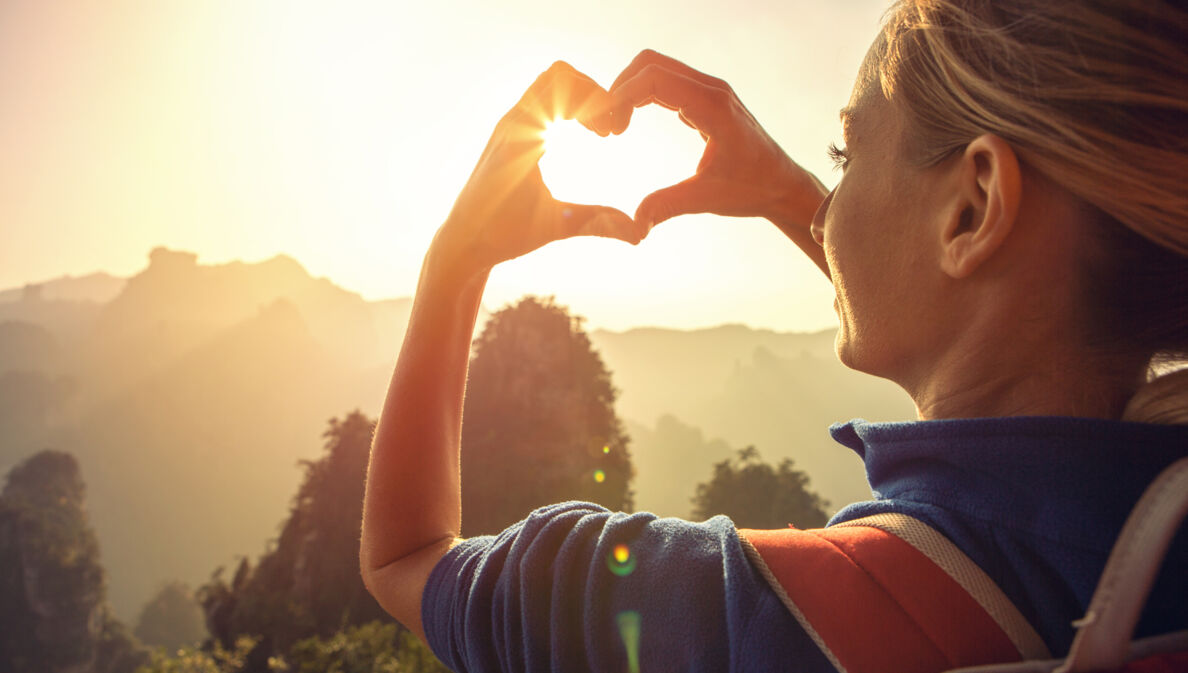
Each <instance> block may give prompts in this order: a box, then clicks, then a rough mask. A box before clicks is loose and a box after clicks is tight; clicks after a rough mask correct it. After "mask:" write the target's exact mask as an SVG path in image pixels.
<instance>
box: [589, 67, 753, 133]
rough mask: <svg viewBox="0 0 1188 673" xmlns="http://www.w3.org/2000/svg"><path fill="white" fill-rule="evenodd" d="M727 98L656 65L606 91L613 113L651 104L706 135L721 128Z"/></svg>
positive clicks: (729, 94) (727, 95)
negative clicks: (608, 94) (675, 111)
mask: <svg viewBox="0 0 1188 673" xmlns="http://www.w3.org/2000/svg"><path fill="white" fill-rule="evenodd" d="M731 95H732V94H731V93H730V92H728V91H723V90H722V89H718V88H716V87H712V86H707V85H705V84H702V83H700V82H697V81H695V80H692V79H689V78H688V77H685V76H684V75H681V74H679V73H676V72H673V71H671V70H666V69H664V68H662V67H659V66H648V67H646V68H644V69H643V70H641V71H639V73H638V74H636V75H635V76H634V77H632V78H631V79H629V80H627V81H625V82H623V83H621V84H620V85H619V86H617V87H615V88H614V89H612V90H611V92H610V96H611V99H612V100H613V106H614V107H613V109H614V111H615V113H619V111H620V110H625V109H630V108H633V107H638V106H641V105H647V104H648V103H652V102H655V103H659V104H661V105H663V106H664V107H667V108H669V109H674V110H677V111H678V112H679V113H680V115H681V116H682V117H683V118H684V120H685V121H686V122H689V123H691V124H692V125H693V127H694V128H696V129H697V130H698V131H703V132H705V133H706V134H708V135H710V136H713V135H715V133H716V132H717V131H718V130H719V128H720V127H721V121H722V119H723V116H724V115H725V114H726V113H727V110H728V106H729V97H730V96H731ZM613 130H614V129H612V131H613Z"/></svg>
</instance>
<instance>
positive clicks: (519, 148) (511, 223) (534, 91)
mask: <svg viewBox="0 0 1188 673" xmlns="http://www.w3.org/2000/svg"><path fill="white" fill-rule="evenodd" d="M609 104H610V95H609V94H608V93H607V91H606V90H604V89H603V88H602V87H600V86H598V84H597V83H596V82H595V81H594V80H592V79H590V78H589V77H587V76H585V75H583V74H581V73H579V72H578V71H577V70H575V69H574V68H573V67H572V66H570V65H569V64H567V63H564V62H561V61H558V62H557V63H554V64H553V66H552V67H550V68H549V69H548V70H547V71H545V72H544V73H543V74H541V75H540V76H539V77H538V78H537V79H536V81H535V82H533V84H532V86H531V87H529V88H528V90H527V91H526V92H525V93H524V96H523V97H522V98H521V99H520V102H519V103H517V104H516V106H515V107H514V108H512V110H511V111H510V112H508V113H507V114H506V115H505V116H504V117H503V119H501V120H500V121H499V123H498V124H497V125H496V126H495V131H494V133H492V135H491V139H490V141H489V142H488V143H487V147H486V149H485V150H483V154H482V156H481V157H480V158H479V161H478V165H477V166H476V167H475V169H474V172H473V173H472V174H471V176H470V179H469V180H468V181H467V183H466V186H465V187H464V188H463V189H462V192H461V194H459V195H458V198H457V200H456V201H455V202H454V207H453V210H452V211H451V212H450V215H449V217H448V218H447V220H446V222H445V224H443V225H442V227H441V229H440V230H439V232H438V236H437V239H435V242H434V245H435V247H436V246H442V245H444V246H447V247H448V248H449V249H450V251H451V252H452V254H453V256H454V257H455V258H461V259H464V260H465V263H466V265H467V267H468V269H469V270H472V271H475V272H481V271H486V270H489V269H490V268H491V267H492V266H494V265H495V264H498V263H499V262H502V261H505V260H508V259H512V258H514V257H519V256H520V255H523V254H525V253H528V252H531V251H532V250H535V249H537V248H539V247H541V246H543V245H545V244H546V243H549V242H551V241H556V240H559V239H563V238H569V237H571V236H582V235H593V236H607V237H611V238H617V239H620V240H623V241H627V242H629V243H632V244H635V243H638V242H639V241H640V240H642V239H643V237H644V235H645V234H646V233H647V229H646V228H645V227H643V226H641V225H639V224H637V223H636V222H634V221H632V219H631V218H630V217H629V216H628V215H627V214H626V213H624V212H622V211H620V210H617V209H615V208H610V207H607V206H592V205H581V204H574V203H565V202H561V201H557V200H555V199H554V198H553V196H552V194H550V193H549V190H548V188H547V187H545V184H544V180H543V179H542V178H541V174H540V168H539V167H538V165H537V162H538V160H539V159H540V157H541V155H542V154H543V153H544V139H543V137H542V136H541V132H542V131H543V130H544V128H545V123H546V122H548V121H550V120H552V119H558V118H561V119H577V120H578V121H579V122H581V123H582V124H583V125H585V126H586V127H587V128H590V129H591V130H592V131H594V132H596V133H599V134H600V135H603V136H605V135H607V132H606V131H605V130H602V131H598V130H595V129H594V127H593V126H592V123H591V120H592V118H593V117H594V116H595V115H597V114H600V113H602V112H603V111H604V110H605V109H606V108H607V106H608V105H609Z"/></svg>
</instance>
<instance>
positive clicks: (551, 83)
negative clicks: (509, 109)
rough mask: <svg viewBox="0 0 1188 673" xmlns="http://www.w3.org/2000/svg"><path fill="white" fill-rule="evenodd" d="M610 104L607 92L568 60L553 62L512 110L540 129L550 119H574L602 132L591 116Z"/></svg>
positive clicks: (604, 133) (603, 132)
mask: <svg viewBox="0 0 1188 673" xmlns="http://www.w3.org/2000/svg"><path fill="white" fill-rule="evenodd" d="M610 104H611V99H610V94H609V93H608V92H607V91H606V90H605V89H603V88H602V87H600V86H598V83H597V82H595V81H594V80H593V79H591V78H590V77H589V76H587V75H584V74H582V73H580V72H578V71H577V70H576V69H574V67H573V66H571V65H569V64H568V63H565V62H564V61H557V62H556V63H554V64H553V65H552V66H551V67H550V68H549V69H548V70H546V71H545V72H543V73H541V75H540V76H539V77H537V78H536V81H535V82H533V83H532V86H530V87H528V90H527V91H525V92H524V95H523V96H522V97H521V98H520V102H519V103H517V104H516V109H518V110H519V111H521V112H522V113H523V114H524V115H525V116H527V117H528V118H531V119H533V120H535V121H536V123H537V124H538V125H539V126H540V127H541V128H543V127H544V124H545V123H547V122H549V121H552V120H554V119H577V120H578V121H579V122H580V123H582V124H583V125H584V126H586V128H589V129H590V130H592V131H595V132H598V133H600V134H601V135H606V131H605V130H602V131H600V129H599V128H597V127H596V126H595V125H594V123H593V119H594V117H595V116H597V115H599V114H601V113H602V112H603V111H604V110H606V109H607V108H609V106H610Z"/></svg>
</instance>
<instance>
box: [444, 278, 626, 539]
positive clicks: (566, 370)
mask: <svg viewBox="0 0 1188 673" xmlns="http://www.w3.org/2000/svg"><path fill="white" fill-rule="evenodd" d="M615 396H616V391H615V389H614V387H613V386H612V385H611V376H610V372H608V371H607V369H606V366H605V365H604V364H603V362H602V358H601V357H600V356H599V355H598V353H597V352H596V351H595V350H594V349H593V347H592V346H591V345H590V340H589V338H587V336H586V334H585V332H583V331H582V328H581V319H580V318H576V317H572V316H570V315H569V313H568V312H567V311H566V309H565V308H563V307H561V306H558V305H556V304H555V303H554V302H553V300H552V299H551V298H550V299H538V298H535V297H526V298H524V299H522V300H521V301H520V302H519V303H517V304H515V305H513V306H508V307H506V308H504V309H502V310H500V311H498V312H497V313H495V314H494V315H492V316H491V318H490V320H488V322H487V324H486V326H485V327H484V328H483V331H482V333H481V334H480V335H479V337H478V338H477V339H475V341H474V352H473V357H472V358H471V363H470V379H469V381H468V383H467V390H466V403H465V409H464V413H463V423H462V532H463V535H466V536H471V535H476V534H483V533H495V532H498V531H500V530H502V529H503V528H506V527H507V526H508V525H510V524H512V523H514V522H516V521H518V520H520V519H522V518H523V517H524V516H526V515H527V514H528V512H529V511H531V510H532V509H534V508H536V507H540V506H543V505H547V504H550V503H554V502H560V501H564V500H587V501H593V502H596V503H599V504H602V505H604V506H606V507H608V508H610V509H616V510H618V509H625V510H629V509H631V507H632V497H631V490H630V482H631V478H632V476H633V470H632V467H631V456H630V454H629V452H628V442H629V439H628V437H627V435H626V434H625V433H624V432H623V429H622V424H621V423H620V421H619V419H618V417H617V416H616V415H615V410H614V403H615Z"/></svg>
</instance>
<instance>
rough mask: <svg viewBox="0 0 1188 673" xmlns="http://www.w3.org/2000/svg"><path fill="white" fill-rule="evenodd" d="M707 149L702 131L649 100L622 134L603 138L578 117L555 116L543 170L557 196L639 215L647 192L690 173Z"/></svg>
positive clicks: (550, 129) (546, 136)
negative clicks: (637, 210)
mask: <svg viewBox="0 0 1188 673" xmlns="http://www.w3.org/2000/svg"><path fill="white" fill-rule="evenodd" d="M704 151H705V142H704V141H703V140H702V139H701V136H700V135H699V134H698V133H697V132H696V131H694V130H693V129H690V128H689V127H688V126H686V125H685V124H683V123H682V122H681V121H680V120H679V119H678V118H677V116H676V113H675V112H672V111H671V110H667V109H664V108H662V107H659V106H654V105H649V106H647V107H642V108H639V109H637V110H635V112H634V113H633V114H632V117H631V126H630V127H629V128H628V129H627V131H626V132H624V133H623V134H621V135H618V136H614V135H612V136H607V137H606V138H601V137H599V136H598V135H597V134H596V133H594V132H592V131H590V130H588V129H586V128H585V127H583V126H582V125H581V124H579V123H578V122H576V121H571V120H560V121H555V122H552V123H551V124H550V126H549V128H548V129H547V130H546V131H545V153H544V156H543V157H541V159H540V171H541V175H542V177H543V178H544V181H545V185H546V186H548V188H549V191H550V192H552V194H553V197H554V198H556V199H558V200H561V201H568V202H571V203H588V204H596V205H604V206H611V207H614V208H618V209H619V210H621V211H623V212H624V213H627V215H629V216H634V215H635V209H636V207H637V206H639V203H640V201H642V200H643V199H644V197H645V196H647V195H648V194H650V193H652V192H654V191H656V190H657V189H662V188H664V187H667V186H669V185H672V184H675V183H677V182H680V181H681V180H684V179H686V178H689V177H691V176H692V175H693V173H694V171H695V170H696V169H697V163H698V161H700V160H701V155H702V153H703V152H704Z"/></svg>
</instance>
